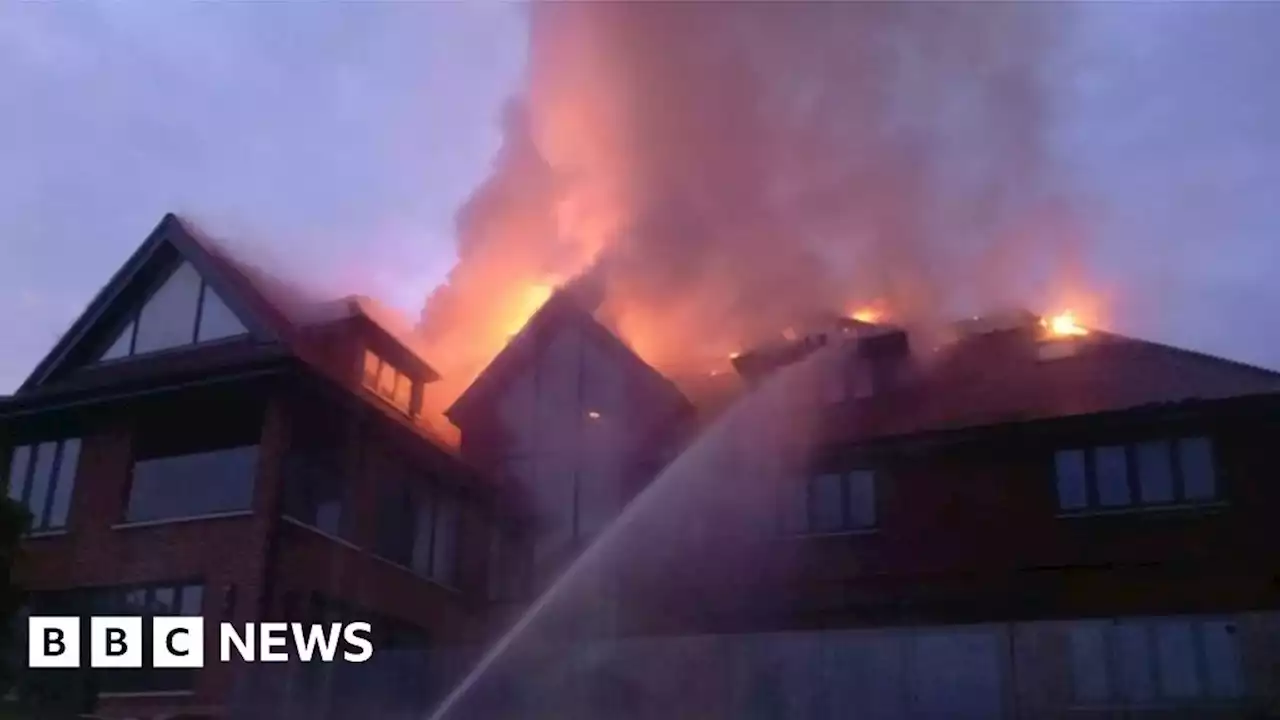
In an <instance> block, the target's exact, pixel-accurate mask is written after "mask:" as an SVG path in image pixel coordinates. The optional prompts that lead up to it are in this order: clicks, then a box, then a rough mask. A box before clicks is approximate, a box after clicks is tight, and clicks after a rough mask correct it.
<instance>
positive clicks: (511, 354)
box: [445, 289, 694, 425]
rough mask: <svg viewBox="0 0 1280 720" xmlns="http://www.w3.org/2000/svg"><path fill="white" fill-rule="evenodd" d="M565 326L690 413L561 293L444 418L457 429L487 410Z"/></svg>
mask: <svg viewBox="0 0 1280 720" xmlns="http://www.w3.org/2000/svg"><path fill="white" fill-rule="evenodd" d="M564 324H575V325H577V326H578V327H579V328H581V329H582V330H583V332H585V333H587V337H588V338H590V339H591V340H593V341H594V342H596V343H598V344H599V346H600V347H601V348H603V349H604V350H605V351H606V352H610V353H612V354H613V356H614V357H616V358H617V359H618V360H619V361H620V362H622V363H624V364H626V365H628V366H629V367H630V368H632V370H633V371H634V372H635V373H636V377H637V378H639V379H640V380H641V381H642V382H648V383H649V384H650V386H651V387H652V389H653V396H654V397H655V398H656V399H658V400H659V401H665V402H667V403H669V404H670V405H671V406H672V407H674V408H676V409H677V410H678V411H689V412H692V411H693V409H694V407H693V405H692V404H691V403H690V402H689V400H688V399H687V398H686V397H685V396H684V394H683V393H681V392H680V390H679V389H678V388H677V387H676V385H675V384H674V383H673V382H671V380H669V379H668V378H667V377H666V376H664V375H663V374H662V373H660V372H658V371H657V370H655V369H654V368H653V367H652V366H650V365H649V364H648V363H646V362H645V361H644V360H642V359H640V356H638V355H636V353H635V352H634V351H632V350H631V348H629V347H627V345H626V344H625V343H623V342H622V341H621V340H620V339H618V336H617V335H614V334H613V333H612V332H610V331H609V329H608V328H606V327H605V326H604V325H602V324H600V322H599V321H597V320H596V318H595V316H594V315H592V313H591V312H589V311H588V310H586V309H585V308H584V307H583V306H582V303H581V301H580V300H579V299H578V297H577V294H576V293H575V292H573V291H571V290H567V289H562V290H560V291H558V292H556V293H555V294H553V295H552V296H551V298H549V299H548V300H547V301H546V302H545V303H543V305H542V307H540V308H538V311H537V312H535V313H534V314H533V316H532V317H530V318H529V321H528V322H526V323H525V325H524V327H522V328H521V329H520V332H518V333H516V335H515V337H513V338H512V339H511V341H510V342H508V343H507V345H506V347H504V348H503V349H502V351H501V352H499V353H498V354H497V356H496V357H494V359H493V360H492V361H491V362H490V363H489V364H488V365H487V366H486V367H485V369H484V370H482V371H481V372H480V375H479V376H477V377H476V379H475V381H473V382H472V383H471V385H470V386H469V387H468V388H467V389H466V390H465V391H464V392H463V393H462V395H461V396H459V397H458V399H457V400H456V401H454V403H453V405H452V406H451V407H450V408H449V409H448V410H446V411H445V416H446V417H448V418H449V419H450V420H451V421H453V423H454V424H455V425H461V424H463V423H465V422H466V421H465V418H466V417H467V416H469V415H470V414H471V413H472V412H474V411H476V410H478V409H480V408H481V407H483V406H485V405H486V404H487V403H488V402H489V400H490V399H491V398H492V397H493V396H494V395H495V394H496V393H498V392H500V391H501V389H502V388H504V387H506V385H507V383H508V382H510V381H511V380H513V379H514V378H515V377H516V375H517V374H518V373H519V371H520V370H521V369H523V368H524V367H526V364H527V363H528V362H531V361H532V360H533V359H534V358H536V357H537V356H538V355H539V354H540V352H541V350H542V348H543V347H544V346H545V344H546V343H547V342H548V341H550V339H551V338H552V336H553V334H554V333H552V332H550V330H551V329H553V328H555V327H558V326H561V325H564Z"/></svg>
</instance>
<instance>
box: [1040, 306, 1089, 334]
mask: <svg viewBox="0 0 1280 720" xmlns="http://www.w3.org/2000/svg"><path fill="white" fill-rule="evenodd" d="M1040 324H1041V325H1042V326H1044V328H1045V329H1047V330H1048V331H1049V332H1050V333H1052V334H1053V335H1057V336H1059V337H1075V336H1081V335H1088V334H1089V331H1088V330H1087V329H1085V328H1083V327H1081V326H1080V325H1079V324H1077V323H1076V316H1075V313H1073V312H1071V311H1070V310H1064V311H1063V312H1061V313H1058V314H1057V315H1054V316H1052V317H1047V318H1041V319H1040Z"/></svg>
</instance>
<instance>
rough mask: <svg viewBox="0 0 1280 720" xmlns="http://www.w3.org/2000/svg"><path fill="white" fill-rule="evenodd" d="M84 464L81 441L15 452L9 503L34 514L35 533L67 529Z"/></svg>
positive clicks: (50, 443) (26, 447)
mask: <svg viewBox="0 0 1280 720" xmlns="http://www.w3.org/2000/svg"><path fill="white" fill-rule="evenodd" d="M79 460H80V439H79V438H66V439H63V440H51V441H48V442H42V443H35V444H31V445H19V446H18V447H15V448H14V449H13V455H12V457H11V458H10V461H9V499H11V500H13V501H14V502H18V503H21V504H22V505H23V506H24V507H26V508H27V511H28V512H30V513H31V530H32V531H37V532H38V531H44V530H58V529H61V528H63V527H66V524H67V515H68V513H69V512H70V510H71V493H72V491H73V490H74V489H75V482H76V469H77V467H78V466H79Z"/></svg>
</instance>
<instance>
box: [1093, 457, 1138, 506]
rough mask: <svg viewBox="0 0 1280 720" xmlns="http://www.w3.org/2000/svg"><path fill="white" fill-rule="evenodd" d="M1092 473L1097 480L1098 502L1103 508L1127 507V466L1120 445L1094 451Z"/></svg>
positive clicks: (1130, 497) (1128, 495)
mask: <svg viewBox="0 0 1280 720" xmlns="http://www.w3.org/2000/svg"><path fill="white" fill-rule="evenodd" d="M1093 462H1094V473H1095V475H1096V477H1097V478H1098V501H1099V502H1100V503H1101V504H1102V505H1103V506H1104V507H1116V506H1120V505H1129V504H1131V503H1132V502H1133V498H1132V496H1131V495H1130V493H1129V465H1128V460H1127V459H1126V457H1125V449H1124V446H1122V445H1112V446H1107V447H1100V448H1097V449H1096V450H1094V456H1093Z"/></svg>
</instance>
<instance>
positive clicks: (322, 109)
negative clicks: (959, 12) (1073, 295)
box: [0, 0, 1280, 393]
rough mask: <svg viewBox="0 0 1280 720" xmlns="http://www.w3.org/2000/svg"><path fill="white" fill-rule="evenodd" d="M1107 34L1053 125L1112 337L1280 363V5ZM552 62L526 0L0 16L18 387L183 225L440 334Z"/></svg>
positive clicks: (10, 299) (1075, 38) (1061, 89)
mask: <svg viewBox="0 0 1280 720" xmlns="http://www.w3.org/2000/svg"><path fill="white" fill-rule="evenodd" d="M1081 15H1082V17H1081V18H1080V22H1079V23H1078V25H1077V26H1073V27H1072V29H1071V33H1072V34H1071V42H1070V50H1069V52H1066V53H1064V56H1063V57H1062V58H1061V59H1060V60H1059V61H1058V65H1057V66H1055V67H1054V68H1052V73H1051V77H1052V81H1053V92H1054V100H1055V108H1056V111H1055V113H1054V114H1053V118H1052V122H1053V133H1054V137H1055V149H1056V152H1057V155H1058V157H1059V160H1060V162H1061V164H1062V167H1063V168H1064V172H1065V173H1067V174H1068V176H1069V179H1070V185H1071V187H1072V188H1073V192H1075V193H1076V195H1077V198H1078V201H1079V204H1080V206H1081V207H1083V208H1085V210H1084V217H1085V218H1086V219H1087V228H1086V229H1085V232H1088V233H1089V235H1090V240H1091V242H1092V246H1093V247H1094V251H1093V253H1092V255H1091V256H1090V257H1089V264H1090V275H1091V276H1092V277H1094V278H1095V279H1096V282H1097V286H1096V287H1093V288H1090V290H1091V291H1095V292H1097V293H1098V294H1099V295H1100V296H1104V297H1105V301H1104V304H1105V311H1104V315H1105V326H1106V327H1108V328H1111V329H1115V330H1117V331H1121V332H1125V333H1129V334H1134V335H1138V336H1141V337H1145V338H1149V339H1154V340H1159V341H1162V342H1168V343H1173V344H1177V345H1182V346H1187V347H1191V348H1194V349H1198V350H1203V351H1206V352H1211V353H1213V354H1217V355H1224V356H1228V357H1231V358H1233V359H1238V360H1242V361H1246V362H1252V363H1257V364H1263V365H1267V366H1272V367H1280V337H1277V324H1276V321H1275V318H1274V314H1273V313H1274V309H1276V308H1280V283H1278V282H1276V280H1277V277H1276V273H1277V271H1280V242H1278V241H1277V240H1278V239H1280V208H1278V207H1277V203H1276V198H1278V197H1280V90H1277V89H1276V88H1277V87H1280V85H1277V84H1276V83H1275V80H1274V77H1275V75H1276V71H1280V46H1278V45H1277V44H1276V43H1274V42H1273V41H1272V38H1274V37H1277V36H1280V4H1266V3H1208V2H1205V3H1184V2H1165V3H1098V4H1092V5H1086V6H1082V11H1081ZM524 57H525V27H524V24H523V17H522V13H521V11H520V8H519V7H518V6H516V5H513V4H508V3H496V2H480V1H477V2H467V3H464V2H456V3H444V2H426V1H425V0H424V1H422V2H346V3H284V2H260V3H249V2H242V3H227V4H213V3H191V4H176V3H163V4H162V3H145V2H140V1H137V0H134V1H126V2H115V3H110V4H96V3H90V2H84V3H58V4H52V3H40V4H36V3H0V108H5V111H4V113H3V114H0V307H5V308H11V309H12V310H11V312H9V313H7V314H6V315H5V316H4V317H5V320H4V322H3V325H2V326H0V330H2V332H3V337H4V339H5V343H4V346H3V352H0V393H6V392H11V391H12V390H13V389H14V388H16V387H17V385H18V384H19V383H21V381H22V380H23V379H24V378H25V377H26V375H27V374H28V373H29V372H30V370H31V369H32V368H33V367H34V365H35V364H36V363H37V362H38V361H39V359H40V358H41V357H42V356H43V355H44V353H46V352H47V351H48V350H49V348H50V347H51V346H52V345H53V343H54V342H55V341H56V340H57V338H58V337H59V336H60V335H61V333H62V332H64V331H65V330H66V328H67V327H68V326H69V325H70V323H71V322H72V321H73V320H74V319H75V317H76V316H77V315H78V313H79V312H80V311H81V310H82V309H83V308H84V306H85V305H86V303H87V302H88V301H89V300H90V299H91V298H92V296H93V295H94V294H95V293H96V292H97V291H98V289H99V288H100V287H101V286H102V285H103V284H104V283H105V282H106V281H107V280H108V279H109V277H110V276H111V274H112V273H113V272H114V271H115V270H116V269H117V267H118V266H119V265H120V264H121V263H122V262H124V260H125V259H126V258H127V257H128V256H129V254H130V253H132V252H133V250H134V249H136V247H137V246H138V245H139V244H140V243H141V242H142V241H143V239H144V238H145V237H146V235H147V233H148V232H149V231H150V230H151V228H152V227H154V225H155V224H156V223H157V222H158V221H159V219H160V218H161V216H162V215H163V214H164V213H166V212H170V211H173V212H178V213H181V214H184V215H187V216H190V217H191V218H193V219H194V220H196V221H197V222H198V223H199V224H200V225H201V226H202V227H203V228H205V229H206V230H208V231H210V232H211V233H212V234H214V235H215V236H217V237H219V238H223V239H225V240H227V241H229V242H230V243H231V244H232V245H233V246H236V245H239V246H242V247H245V248H251V249H252V251H253V252H254V253H255V254H259V255H261V254H264V253H265V254H266V255H268V256H271V257H273V258H275V259H277V260H281V261H284V262H287V264H288V266H289V268H290V271H291V272H293V273H297V274H300V275H302V276H305V277H306V278H307V279H308V280H309V281H310V282H312V283H313V284H317V285H320V286H322V287H331V288H335V290H336V289H341V290H342V291H360V292H365V293H368V294H371V295H375V296H377V297H379V298H381V299H383V300H386V301H388V302H389V303H391V304H393V305H395V306H398V307H400V308H402V309H404V310H405V311H406V312H408V313H411V314H413V315H415V316H416V314H417V312H418V311H419V310H420V308H421V306H422V302H423V300H424V298H425V297H426V295H427V293H428V292H429V291H430V289H431V287H432V286H433V285H435V284H436V283H437V282H438V281H439V279H440V278H441V277H442V276H443V275H444V273H445V272H447V270H448V269H449V267H450V266H451V265H452V263H453V261H454V249H453V215H454V212H455V210H456V208H457V207H458V206H459V205H460V204H461V203H462V201H463V200H464V199H465V198H466V196H467V195H468V193H469V192H470V191H471V190H472V189H473V188H474V187H475V186H476V185H477V184H478V183H479V182H480V180H481V179H482V178H483V177H484V175H485V174H486V172H487V170H488V168H489V164H490V162H491V159H492V156H493V153H494V152H495V151H496V149H497V147H498V144H499V142H500V137H499V135H498V129H499V128H498V111H499V106H500V104H501V102H502V101H503V99H504V98H506V97H507V96H508V95H509V94H510V93H511V92H512V91H513V89H515V88H516V87H517V86H518V83H519V81H520V78H521V72H522V67H523V62H524ZM1037 309H1039V308H1037Z"/></svg>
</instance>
